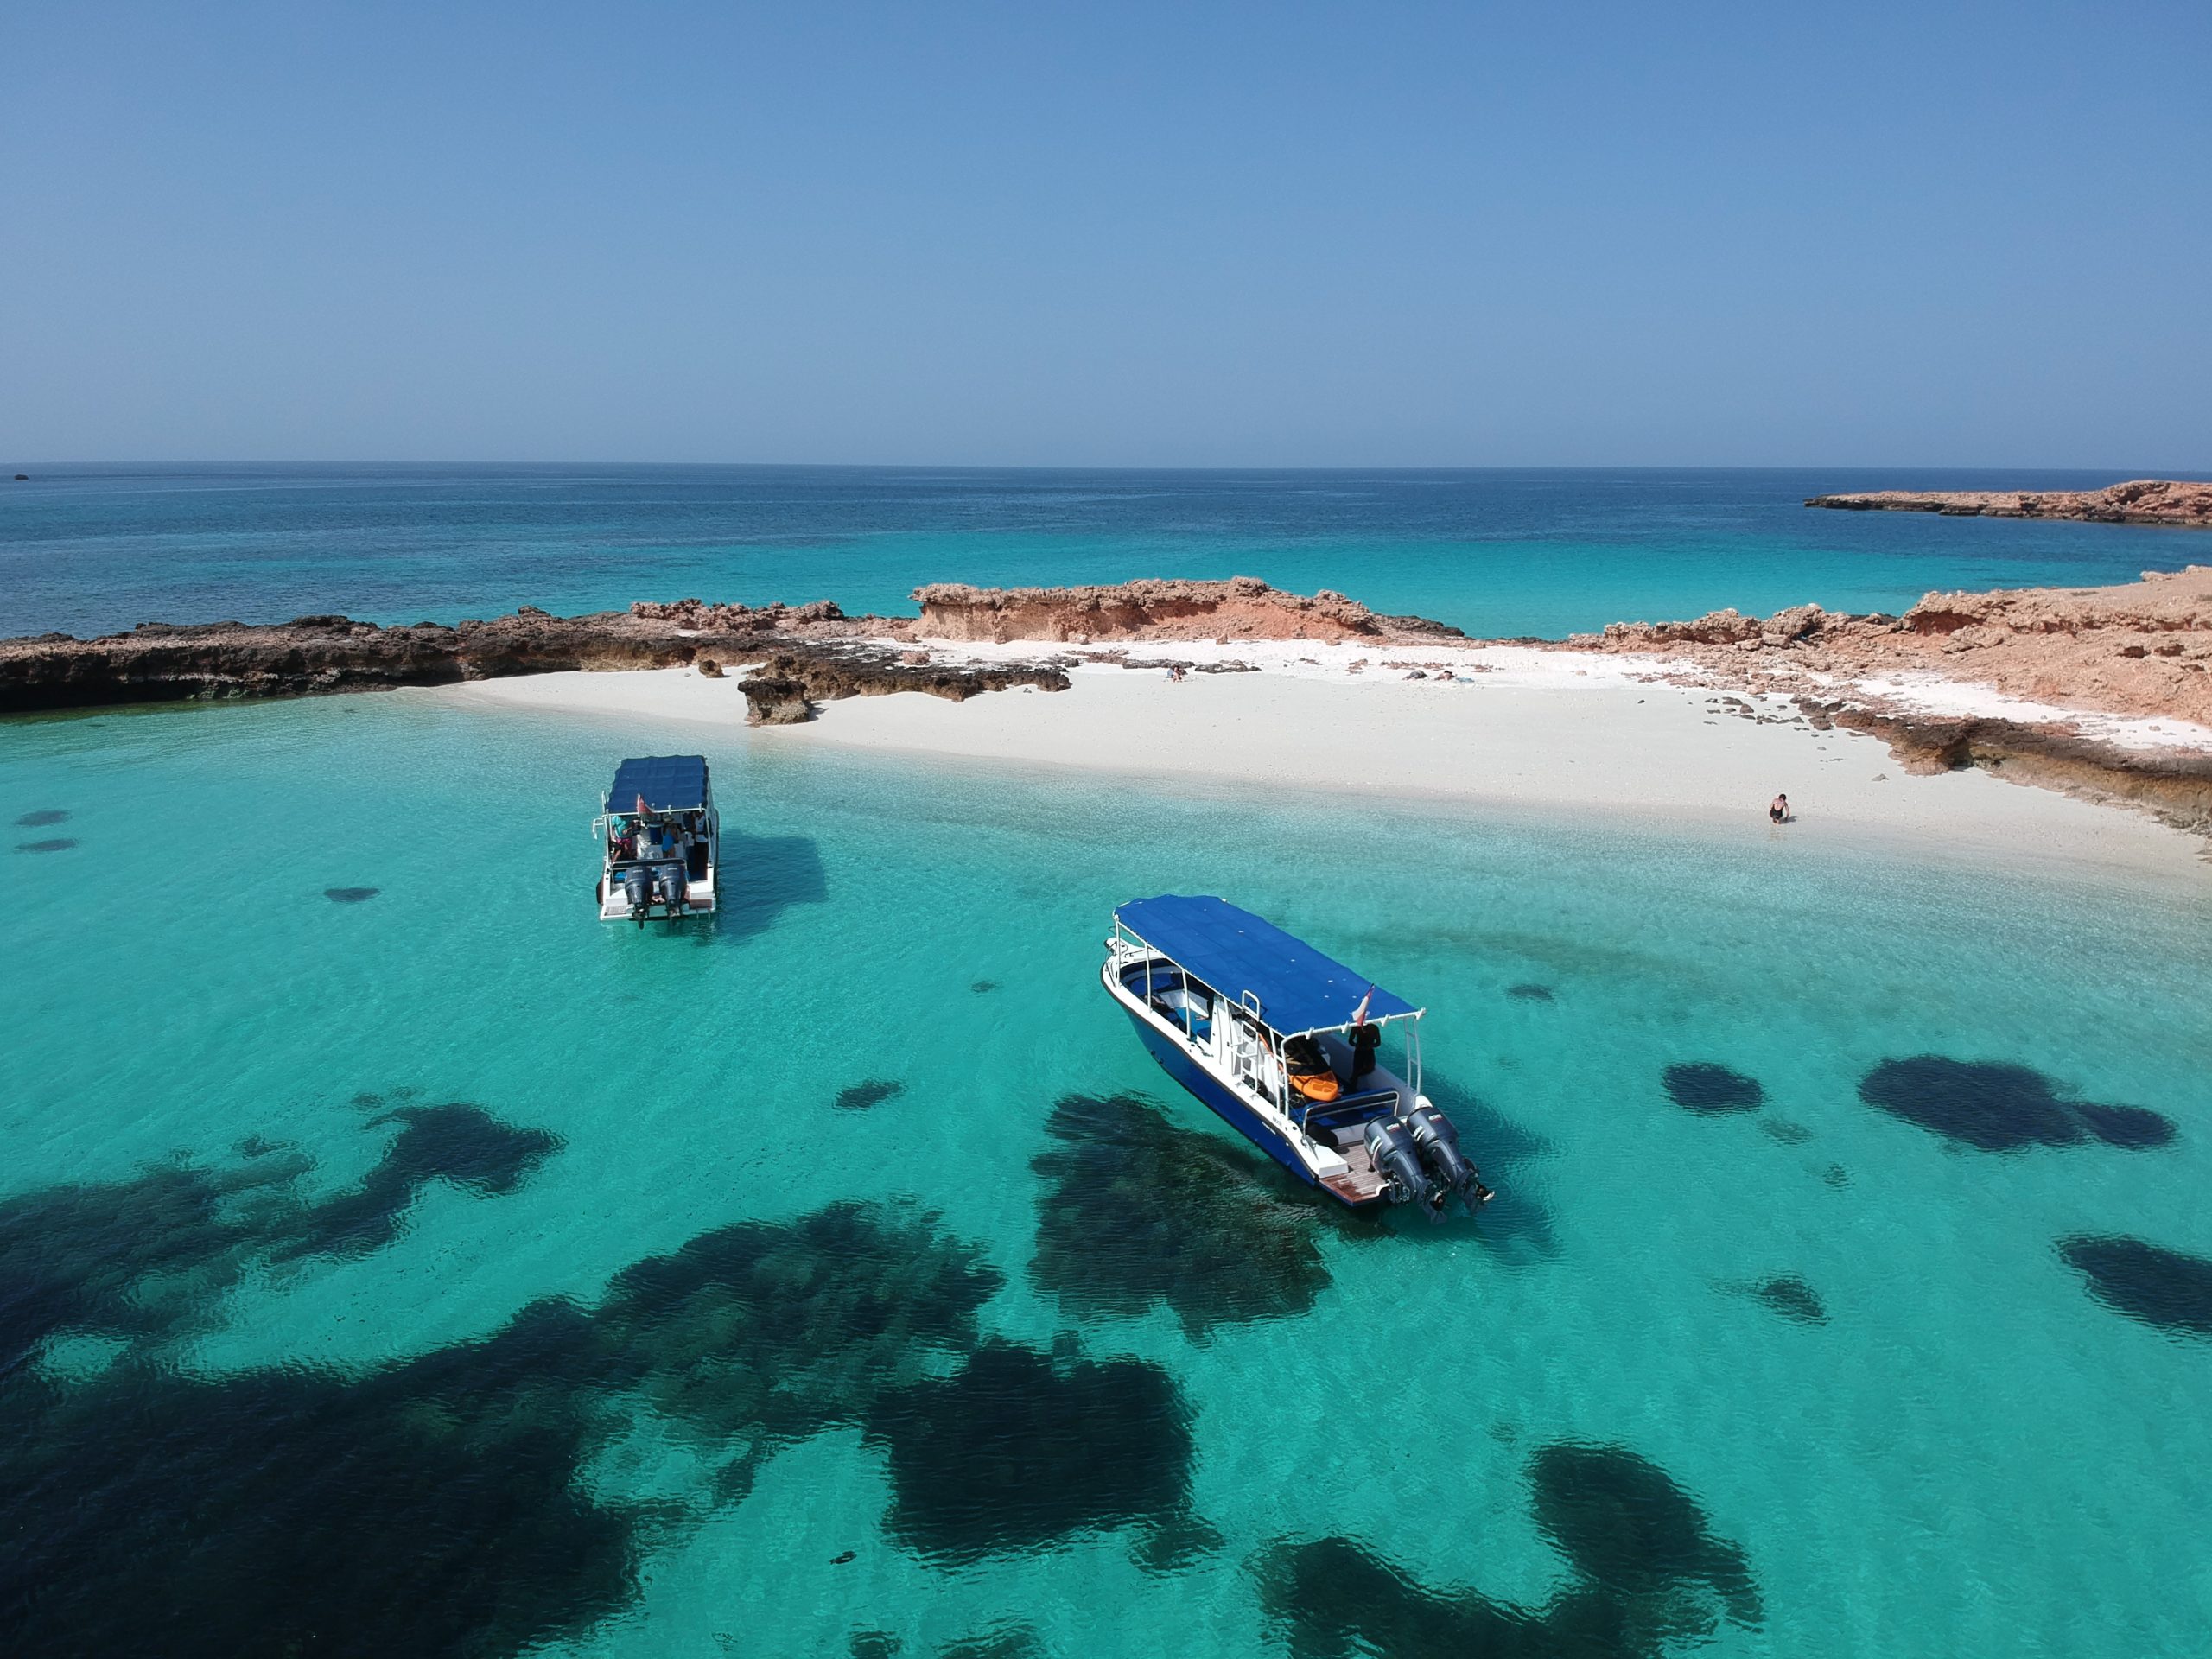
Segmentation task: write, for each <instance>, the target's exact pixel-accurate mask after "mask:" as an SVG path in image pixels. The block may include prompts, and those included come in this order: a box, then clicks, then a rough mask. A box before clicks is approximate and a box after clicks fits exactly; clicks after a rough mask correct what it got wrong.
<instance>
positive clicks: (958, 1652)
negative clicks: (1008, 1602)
mask: <svg viewBox="0 0 2212 1659" xmlns="http://www.w3.org/2000/svg"><path fill="white" fill-rule="evenodd" d="M1049 1651H1050V1649H1047V1648H1046V1646H1045V1643H1044V1638H1043V1637H1039V1635H1038V1634H1037V1632H1036V1630H1034V1629H1033V1627H1032V1626H1030V1625H1028V1624H1024V1623H1022V1622H1021V1621H1020V1620H1018V1619H1008V1620H1006V1621H1004V1622H1003V1623H1001V1624H994V1625H992V1626H991V1627H990V1628H989V1629H988V1630H979V1631H977V1632H976V1634H975V1635H973V1636H963V1637H959V1638H957V1640H955V1641H951V1642H948V1643H945V1644H944V1646H943V1647H941V1648H939V1649H938V1650H937V1652H938V1659H1046V1654H1047V1653H1048V1652H1049Z"/></svg>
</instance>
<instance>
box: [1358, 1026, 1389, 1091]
mask: <svg viewBox="0 0 2212 1659" xmlns="http://www.w3.org/2000/svg"><path fill="white" fill-rule="evenodd" d="M1382 1045H1383V1027H1380V1026H1375V1025H1370V1024H1368V1023H1367V1022H1366V1021H1365V1020H1362V1021H1361V1022H1360V1023H1359V1024H1358V1025H1356V1026H1354V1027H1352V1028H1351V1086H1352V1087H1353V1088H1355V1089H1357V1088H1358V1087H1359V1080H1360V1079H1361V1078H1362V1077H1365V1076H1367V1074H1368V1073H1369V1072H1370V1071H1374V1070H1375V1051H1376V1049H1377V1048H1379V1047H1381V1046H1382Z"/></svg>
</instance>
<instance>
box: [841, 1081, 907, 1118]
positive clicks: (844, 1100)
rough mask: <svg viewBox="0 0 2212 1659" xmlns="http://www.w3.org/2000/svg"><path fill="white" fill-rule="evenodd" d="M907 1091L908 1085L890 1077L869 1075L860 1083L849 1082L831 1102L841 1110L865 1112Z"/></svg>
mask: <svg viewBox="0 0 2212 1659" xmlns="http://www.w3.org/2000/svg"><path fill="white" fill-rule="evenodd" d="M905 1093H906V1084H903V1083H899V1082H896V1081H894V1080H893V1079H892V1078H889V1077H868V1078H866V1079H864V1080H863V1081H861V1082H860V1083H855V1084H848V1085H846V1086H845V1087H844V1088H842V1089H840V1090H838V1091H837V1098H836V1100H834V1101H832V1102H830V1104H831V1105H833V1106H835V1107H836V1109H838V1110H839V1111H841V1112H864V1111H866V1110H868V1108H869V1107H871V1106H880V1105H882V1104H883V1103H884V1102H885V1101H887V1100H895V1099H897V1098H898V1097H899V1096H900V1095H903V1094H905Z"/></svg>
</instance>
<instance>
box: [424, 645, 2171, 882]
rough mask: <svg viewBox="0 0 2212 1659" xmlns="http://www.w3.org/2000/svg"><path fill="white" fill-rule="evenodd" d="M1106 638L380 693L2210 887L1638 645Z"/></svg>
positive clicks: (2086, 828)
mask: <svg viewBox="0 0 2212 1659" xmlns="http://www.w3.org/2000/svg"><path fill="white" fill-rule="evenodd" d="M1068 649H1069V648H1068V647H1066V646H1065V645H1050V644H1040V643H1038V642H1014V643H1011V644H1007V645H965V644H963V645H958V646H946V647H940V648H939V654H940V655H941V656H943V657H944V658H950V659H957V660H982V659H992V658H1005V659H1016V660H1029V661H1033V660H1036V659H1038V658H1040V657H1046V656H1054V655H1061V654H1065V653H1066V652H1067V651H1068ZM1115 654H1116V655H1117V656H1122V657H1124V658H1125V659H1126V665H1123V664H1122V663H1120V662H1085V663H1083V664H1079V665H1077V666H1076V667H1074V668H1072V669H1071V671H1070V680H1071V686H1070V689H1069V690H1066V691H1065V692H1040V691H1036V690H1029V689H1026V688H1024V689H1020V690H1012V691H1004V692H995V693H989V694H986V695H984V696H977V697H973V698H970V699H969V700H968V701H967V702H950V701H947V700H945V699H943V698H938V697H931V696H922V695H918V694H901V695H897V696H867V697H854V698H849V699H846V700H843V701H840V702H829V703H824V704H823V705H822V706H821V708H820V711H819V713H818V715H817V717H816V718H815V719H814V720H812V721H808V722H806V723H804V724H801V725H795V726H783V727H766V728H751V727H747V725H746V723H745V716H746V702H745V696H744V694H743V692H742V691H741V690H740V687H739V681H740V680H741V678H742V677H743V670H742V668H741V666H739V665H732V668H731V671H730V672H729V673H728V675H727V676H726V677H722V678H718V679H709V678H704V677H702V676H700V675H699V674H698V673H697V672H696V671H693V670H690V669H664V670H649V671H617V672H607V673H558V674H538V675H531V676H526V677H515V678H509V679H491V680H481V681H474V682H470V683H466V684H462V685H456V686H449V687H442V688H439V689H437V690H418V691H407V692H399V693H395V694H394V695H397V696H420V697H428V698H434V699H437V700H441V701H445V702H451V703H454V704H456V705H460V706H466V707H474V708H503V709H534V710H539V711H543V712H545V713H549V714H556V715H568V716H572V717H575V718H581V719H591V720H595V721H609V722H616V723H621V724H625V725H628V726H632V727H635V726H636V725H638V724H639V723H641V722H651V723H655V724H658V723H659V722H663V721H679V722H702V723H705V724H709V725H712V726H715V727H718V728H724V729H725V730H728V731H729V732H730V733H731V734H733V735H737V734H742V736H743V738H744V739H745V741H748V742H751V743H755V744H760V745H764V746H777V747H790V748H796V749H804V748H806V747H824V746H827V747H843V748H855V749H866V750H876V751H882V752H887V753H900V754H906V755H912V756H917V757H933V758H937V759H939V760H945V761H947V762H949V763H951V764H996V765H1001V766H1016V767H1044V766H1050V767H1077V768H1086V769H1094V770H1098V771H1103V772H1114V773H1122V774H1127V775H1138V776H1150V777H1154V778H1159V779H1179V780H1184V781H1186V782H1196V783H1210V784H1213V785H1224V786H1230V787H1236V788H1240V789H1250V790H1259V791H1266V790H1268V789H1281V790H1285V791H1294V792H1296V793H1298V794H1300V795H1303V796H1310V795H1311V794H1312V793H1313V792H1314V791H1327V790H1338V789H1341V790H1352V791H1360V792H1362V793H1365V794H1370V795H1376V796H1384V797H1399V798H1404V799H1405V800H1406V801H1407V802H1408V804H1409V805H1412V804H1423V805H1427V806H1429V807H1432V808H1433V807H1434V806H1437V805H1445V806H1448V805H1450V804H1452V803H1465V804H1469V805H1478V806H1481V807H1484V808H1486V809H1503V810H1530V811H1535V812H1540V813H1542V814H1545V815H1547V816H1552V817H1573V818H1574V819H1576V820H1578V821H1582V822H1590V821H1595V822H1599V823H1612V824H1614V825H1615V826H1616V827H1618V828H1622V829H1665V828H1669V827H1673V828H1676V829H1684V830H1692V829H1694V830H1700V831H1707V832H1717V833H1720V834H1724V835H1731V836H1732V835H1738V834H1740V835H1756V836H1762V837H1777V838H1779V837H1787V838H1791V839H1794V840H1798V841H1809V842H1830V843H1834V844H1837V845H1839V846H1840V845H1842V844H1846V843H1849V844H1856V845H1861V846H1866V845H1869V844H1870V843H1871V844H1873V845H1874V846H1876V847H1877V848H1878V849H1881V850H1887V851H1890V852H1892V853H1902V854H1906V855H1913V856H1920V857H1932V858H1939V859H1958V860H1964V861H1970V862H1974V863H1978V864H1984V865H1987V864H1993V863H1996V864H2003V863H2018V864H2025V865H2034V866H2039V867H2044V873H2055V872H2054V871H2053V869H2052V867H2063V868H2065V869H2066V870H2067V871H2069V872H2070V873H2072V874H2078V875H2082V876H2091V875H2096V874H2117V875H2134V876H2152V877H2157V878H2163V879H2167V880H2175V881H2178V882H2181V883H2183V884H2185V885H2188V886H2190V887H2196V888H2202V889H2207V890H2212V863H2208V862H2207V861H2206V859H2205V857H2204V855H2203V844H2202V842H2200V841H2198V840H2197V839H2196V838H2195V837H2192V836H2186V835H2183V834H2182V833H2180V832H2177V831H2176V830H2173V829H2168V828H2166V827H2165V826H2164V825H2162V824H2160V823H2158V822H2156V821H2155V820H2153V819H2152V818H2151V817H2147V816H2145V815H2143V814H2139V813H2137V812H2133V811H2131V810H2126V809H2122V808H2117V807H2113V806H2108V805H2101V804H2094V803H2091V802H2088V801H2082V800H2076V799H2073V798H2069V797H2066V796H2063V795H2058V794H2054V793H2051V792H2049V791H2044V790H2040V789H2033V788H2028V787H2024V786H2021V785H2014V784H2009V783H2006V782H2004V781H2003V780H2001V779H1998V778H1996V777H1993V776H1992V775H1990V774H1989V773H1987V772H1948V773H1943V774H1941V775H1938V776H1933V777H1928V776H1915V775H1912V774H1910V773H1907V772H1904V771H1903V770H1902V769H1901V768H1900V767H1899V766H1897V763H1896V762H1895V761H1894V760H1892V759H1891V756H1890V753H1889V751H1888V749H1887V747H1885V745H1884V744H1883V743H1882V742H1880V741H1878V740H1877V739H1875V738H1872V737H1869V736H1866V735H1864V734H1857V733H1853V732H1847V731H1845V730H1842V729H1832V730H1826V731H1822V730H1818V729H1815V728H1814V727H1812V726H1811V725H1809V724H1808V723H1807V722H1806V721H1804V720H1803V718H1802V716H1801V715H1799V714H1798V712H1797V710H1796V709H1795V708H1794V707H1793V706H1792V705H1791V703H1790V702H1789V701H1787V700H1786V699H1783V698H1780V697H1770V698H1764V699H1762V698H1758V697H1741V698H1736V699H1735V701H1736V706H1735V707H1734V708H1731V707H1730V705H1729V704H1728V703H1727V702H1724V701H1723V698H1724V697H1733V696H1734V694H1732V693H1723V692H1718V691H1713V690H1707V689H1705V688H1703V687H1700V686H1697V685H1691V684H1681V683H1671V682H1670V680H1669V678H1668V676H1669V675H1671V674H1675V670H1676V669H1677V668H1678V667H1679V666H1680V665H1676V664H1668V663H1666V662H1664V661H1661V660H1657V659H1648V658H1633V657H1621V656H1613V655H1600V654H1597V653H1585V652H1559V651H1539V650H1533V649H1529V648H1526V647H1516V646H1496V645H1493V646H1482V647H1474V648H1460V649H1452V648H1449V647H1444V648H1439V647H1432V646H1427V645H1422V646H1417V647H1409V648H1402V647H1386V648H1383V649H1381V650H1378V649H1376V647H1374V646H1372V645H1368V646H1329V645H1310V644H1306V643H1304V642H1268V643H1264V644H1249V643H1243V642H1239V643H1236V644H1234V645H1205V644H1198V645H1192V644H1180V643H1179V644H1175V645H1145V646H1133V647H1128V648H1127V649H1126V652H1124V651H1122V650H1121V649H1120V648H1116V653H1115ZM1166 658H1173V659H1175V660H1179V661H1182V662H1185V663H1198V664H1204V663H1209V662H1225V661H1235V662H1238V663H1243V664H1252V665H1254V666H1255V670H1256V671H1247V672H1224V673H1207V672H1195V671H1194V672H1191V673H1189V674H1187V675H1186V676H1185V677H1183V678H1181V679H1179V680H1176V679H1171V678H1170V677H1168V675H1167V673H1166V671H1165V670H1164V669H1162V668H1160V667H1159V666H1156V665H1154V664H1155V663H1156V662H1157V661H1158V660H1160V659H1166ZM1355 664H1358V666H1357V667H1355ZM1389 664H1397V666H1391V665H1389ZM1407 664H1419V665H1421V675H1422V677H1421V678H1413V677H1410V676H1411V675H1412V674H1413V672H1414V668H1413V667H1411V666H1408V665H1407ZM1438 664H1442V666H1438ZM1676 677H1681V676H1679V675H1677V676H1676ZM1991 695H1994V694H1991ZM1747 709H1748V712H1746V710H1747ZM640 741H642V740H640ZM1777 792H1785V793H1787V794H1788V795H1789V800H1790V804H1791V805H1792V807H1793V808H1794V809H1795V810H1796V815H1797V816H1796V820H1795V821H1794V822H1793V823H1790V824H1789V825H1787V826H1785V827H1783V828H1782V829H1776V828H1775V827H1774V826H1772V825H1770V823H1768V822H1767V817H1766V806H1767V803H1768V802H1769V801H1770V800H1771V799H1772V798H1773V797H1774V796H1775V795H1776V794H1777Z"/></svg>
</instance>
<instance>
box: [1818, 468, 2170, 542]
mask: <svg viewBox="0 0 2212 1659" xmlns="http://www.w3.org/2000/svg"><path fill="white" fill-rule="evenodd" d="M1805 505H1807V506H1808V507H1837V508H1840V509H1842V510H1843V511H1844V512H1940V513H1943V514H1945V515H1946V516H1948V517H1950V518H2080V519H2085V520H2088V521H2089V522H2091V523H2094V524H2173V525H2178V526H2180V527H2182V528H2184V529H2196V530H2212V484H2198V483H2191V482H2186V481H2184V480H2179V479H2171V478H2138V479H2132V480H2129V481H2128V482H2126V483H2125V484H2114V485H2113V486H2111V487H2110V488H2109V489H2103V490H1868V491H1864V492H1861V493H1856V494H1849V495H1815V496H1809V497H1808V498H1807V499H1806V501H1805Z"/></svg>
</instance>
